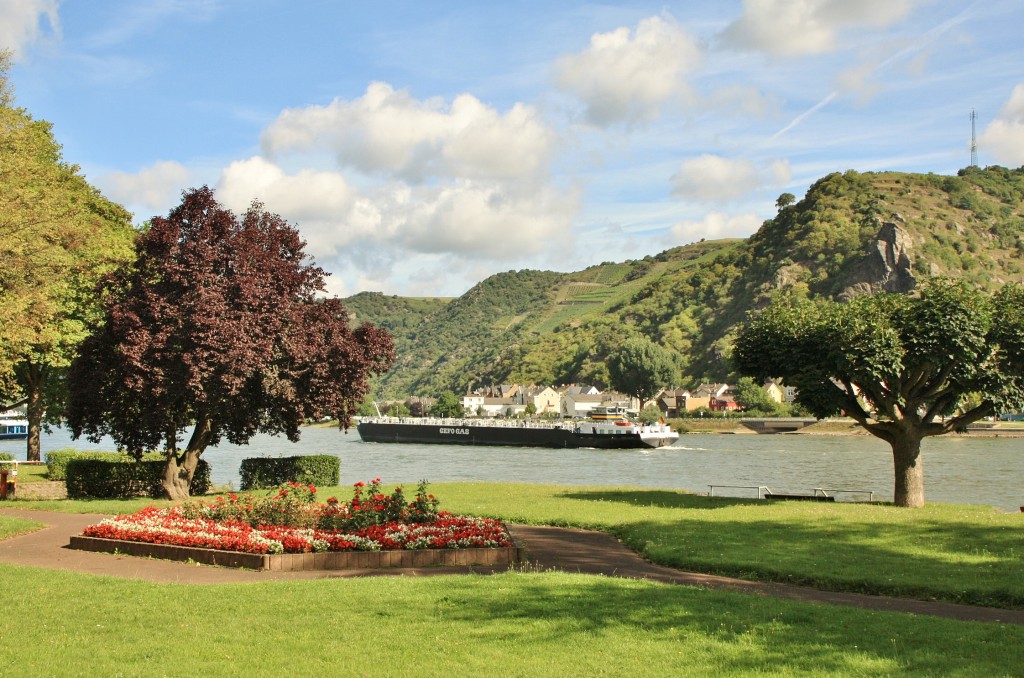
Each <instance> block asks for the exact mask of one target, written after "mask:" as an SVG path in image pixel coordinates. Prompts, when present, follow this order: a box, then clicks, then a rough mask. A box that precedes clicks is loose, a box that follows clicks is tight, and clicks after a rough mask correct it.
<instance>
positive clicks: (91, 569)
mask: <svg viewBox="0 0 1024 678" xmlns="http://www.w3.org/2000/svg"><path fill="white" fill-rule="evenodd" d="M0 515H8V516H14V517H18V518H25V519H27V520H35V521H38V522H40V523H43V524H45V525H46V526H47V527H46V528H45V529H43V530H39V531H36V532H33V533H31V534H26V535H22V536H20V537H14V538H12V539H8V540H6V541H2V542H0V562H4V563H12V564H17V565H27V566H30V567H39V568H47V569H57V570H71V571H75V572H85V573H88V574H98V575H106V576H111V577H127V578H131V579H144V580H147V581H155V582H171V583H182V584H222V583H233V582H242V583H244V582H261V581H270V580H278V579H324V578H345V577H365V576H434V575H441V574H468V573H476V574H491V573H494V572H499V571H503V569H502V568H482V567H432V568H413V569H401V570H344V571H316V572H256V571H252V570H236V569H230V568H224V567H207V566H199V565H189V564H187V563H179V562H173V561H168V560H157V559H150V558H135V557H131V556H122V555H116V554H107V553H90V552H87V551H78V550H73V549H69V548H67V545H68V542H69V540H70V538H71V536H72V535H76V534H81V532H82V529H83V528H84V527H85V526H86V525H91V524H93V523H95V522H98V521H99V520H101V519H103V518H104V517H106V516H99V515H83V514H72V513H55V512H51V511H26V510H16V509H0ZM510 530H511V532H512V534H513V535H514V536H515V537H516V538H517V539H519V540H521V541H522V542H524V543H525V545H526V549H527V552H528V558H529V563H528V567H531V568H533V569H535V570H541V571H543V570H561V571H565V572H579V573H583V574H600V575H606V576H611V577H625V578H631V579H648V580H651V581H658V582H663V583H668V584H686V585H691V586H701V587H704V588H715V589H727V590H730V591H738V592H742V593H749V594H756V595H763V596H773V597H776V598H784V599H787V600H797V601H802V602H809V603H824V604H830V605H847V606H851V607H860V608H865V609H872V610H884V611H890V612H910V613H913V614H919V615H931V616H937V617H946V618H949V619H957V620H961V621H985V622H1001V623H1004V624H1018V625H1024V610H1003V609H998V608H991V607H978V606H973V605H956V604H953V603H939V602H932V601H921V600H908V599H903V598H887V597H884V596H868V595H862V594H857V593H835V592H831V591H821V590H818V589H812V588H807V587H804V586H792V585H789V584H775V583H764V582H751V581H745V580H742V579H733V578H730V577H719V576H715V575H707V574H698V573H693V572H682V571H680V570H674V569H671V568H667V567H661V566H659V565H654V564H652V563H649V562H647V561H645V560H644V559H642V558H640V557H639V556H638V555H636V554H635V553H634V552H632V551H630V550H629V549H627V548H626V547H625V546H623V545H622V544H621V543H620V542H619V541H618V540H617V539H615V538H614V537H612V536H610V535H607V534H604V533H603V532H591V531H587V530H573V529H566V528H559V527H535V526H526V525H513V526H510Z"/></svg>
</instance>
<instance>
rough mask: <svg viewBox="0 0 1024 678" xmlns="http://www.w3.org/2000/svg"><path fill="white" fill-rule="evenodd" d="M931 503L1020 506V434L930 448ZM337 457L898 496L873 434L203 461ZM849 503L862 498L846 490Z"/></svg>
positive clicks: (230, 464) (926, 451) (276, 441)
mask: <svg viewBox="0 0 1024 678" xmlns="http://www.w3.org/2000/svg"><path fill="white" fill-rule="evenodd" d="M68 447H73V448H76V449H83V450H86V449H100V450H112V449H115V447H114V444H113V442H112V441H106V442H104V443H101V444H99V445H94V444H92V443H89V442H87V441H85V440H71V438H70V436H69V435H68V433H67V432H66V431H64V430H62V429H55V430H54V431H53V432H51V433H48V434H44V435H43V439H42V449H43V455H44V458H45V455H46V453H47V452H49V451H52V450H57V449H62V448H68ZM922 449H923V452H922V454H923V458H924V473H925V492H926V498H927V500H928V501H934V502H945V503H956V504H985V505H991V506H996V507H999V508H1004V509H1009V510H1018V507H1019V506H1021V505H1024V438H982V437H960V436H946V437H941V438H929V439H926V440H925V441H924V444H923V445H922ZM0 452H10V453H13V454H14V455H15V456H16V457H17V458H18V459H24V458H25V442H24V441H0ZM299 454H334V455H337V456H338V457H340V459H341V482H342V484H343V485H347V484H350V483H353V482H356V481H357V480H369V479H371V478H375V477H378V476H379V477H381V478H382V479H383V480H384V483H385V485H388V484H392V483H410V482H415V481H418V480H421V479H425V480H428V481H430V482H446V481H469V480H481V481H498V482H522V483H552V484H558V485H633V486H640V487H658V488H672V489H682V490H690V491H694V492H707V491H708V486H709V485H712V484H713V485H734V486H752V487H757V486H766V487H768V488H770V489H771V490H772V491H773V492H795V493H810V492H811V491H813V490H814V488H825V489H834V490H858V491H870V492H874V497H875V499H878V500H883V501H891V500H892V487H893V470H892V455H891V453H890V451H889V447H888V445H886V444H885V443H883V442H881V441H879V440H876V439H875V438H872V437H871V436H863V435H853V436H828V435H799V434H786V435H754V434H751V435H702V434H688V435H684V436H682V437H681V438H680V439H679V441H678V442H677V443H676V444H675V445H674V446H672V447H668V448H662V449H658V450H651V449H647V450H589V449H580V450H550V449H541V448H504V447H472V446H460V445H403V444H380V443H364V442H362V441H361V440H360V439H359V434H358V433H356V431H355V430H352V431H349V432H348V433H347V434H346V433H342V432H340V431H338V430H336V429H333V428H305V429H303V431H302V440H301V441H300V442H299V443H297V444H292V443H289V442H288V441H287V440H286V439H284V438H275V437H271V436H262V435H260V436H256V437H254V438H253V440H252V441H251V443H250V444H249V445H243V446H236V445H231V444H228V443H223V444H221V445H220V446H218V447H216V448H211V449H209V450H207V451H206V453H205V454H204V455H203V457H204V458H205V459H206V460H207V461H208V462H209V463H210V465H211V466H212V478H213V482H214V483H215V484H218V485H228V484H231V485H232V486H233V487H236V488H237V487H238V482H239V475H238V473H239V465H240V463H241V461H242V459H244V458H247V457H261V456H267V457H278V456H291V455H299ZM756 492H757V491H756V490H755V489H737V488H728V489H719V488H716V489H715V494H716V495H718V494H730V495H732V496H756ZM842 498H851V499H852V498H857V499H861V498H863V495H845V494H841V495H840V499H842Z"/></svg>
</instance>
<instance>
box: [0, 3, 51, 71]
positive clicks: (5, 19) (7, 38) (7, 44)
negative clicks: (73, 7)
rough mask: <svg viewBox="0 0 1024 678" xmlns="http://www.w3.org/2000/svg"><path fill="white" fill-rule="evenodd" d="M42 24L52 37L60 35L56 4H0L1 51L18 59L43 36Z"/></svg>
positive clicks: (44, 32) (44, 33) (44, 31)
mask: <svg viewBox="0 0 1024 678" xmlns="http://www.w3.org/2000/svg"><path fill="white" fill-rule="evenodd" d="M44 22H45V23H46V24H48V25H49V30H50V31H51V32H52V33H54V34H59V33H60V22H59V20H58V19H57V0H0V49H9V50H11V51H13V52H14V56H15V57H17V56H19V55H21V54H22V53H23V52H24V51H25V48H26V47H28V46H29V45H32V44H33V43H35V42H36V41H38V40H40V39H41V38H43V37H44V36H45V35H46V29H45V28H44Z"/></svg>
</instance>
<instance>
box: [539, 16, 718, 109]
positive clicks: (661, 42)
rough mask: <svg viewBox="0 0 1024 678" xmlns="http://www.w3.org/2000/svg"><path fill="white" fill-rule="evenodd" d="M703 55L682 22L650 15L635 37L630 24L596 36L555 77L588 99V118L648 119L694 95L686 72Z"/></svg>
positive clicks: (560, 63)
mask: <svg viewBox="0 0 1024 678" xmlns="http://www.w3.org/2000/svg"><path fill="white" fill-rule="evenodd" d="M700 56H701V55H700V49H699V48H698V47H697V44H696V42H695V41H694V40H693V38H691V37H690V35H689V34H688V33H687V32H686V31H684V30H683V29H682V28H681V27H680V26H679V25H678V24H676V23H675V22H674V21H671V20H668V19H663V18H660V17H650V18H647V19H644V20H643V21H641V22H640V23H639V24H638V25H637V27H636V32H635V34H633V35H631V34H630V30H629V28H626V27H623V28H619V29H617V30H614V31H612V32H610V33H597V34H594V35H593V36H592V37H591V38H590V45H589V47H587V48H586V49H585V50H583V51H582V52H579V53H578V54H571V55H568V56H565V57H562V58H561V59H559V61H558V62H557V63H556V64H555V80H556V83H557V84H558V86H559V88H561V89H562V90H564V91H566V92H568V93H570V94H573V95H574V96H576V97H578V98H579V99H580V100H581V101H582V102H583V103H584V105H585V106H586V117H587V120H588V121H589V122H591V123H593V124H595V125H598V126H602V127H603V126H607V125H611V124H614V123H618V122H627V123H634V122H646V121H650V120H653V119H654V118H656V117H657V116H658V115H659V114H660V113H661V110H662V108H663V107H664V106H666V105H667V104H670V103H672V102H684V101H686V100H687V99H688V98H689V97H690V96H691V93H690V88H689V85H688V84H687V82H686V81H685V80H684V76H685V75H687V74H688V73H690V72H692V71H693V70H694V69H695V68H696V66H697V64H698V62H699V61H700Z"/></svg>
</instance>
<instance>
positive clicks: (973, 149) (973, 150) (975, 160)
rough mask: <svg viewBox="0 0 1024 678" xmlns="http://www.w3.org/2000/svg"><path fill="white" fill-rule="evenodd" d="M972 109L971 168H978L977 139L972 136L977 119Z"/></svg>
mask: <svg viewBox="0 0 1024 678" xmlns="http://www.w3.org/2000/svg"><path fill="white" fill-rule="evenodd" d="M977 117H978V116H977V115H976V114H975V112H974V109H973V108H972V109H971V167H977V166H978V139H977V137H976V136H975V135H974V121H975V120H976V119H977Z"/></svg>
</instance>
